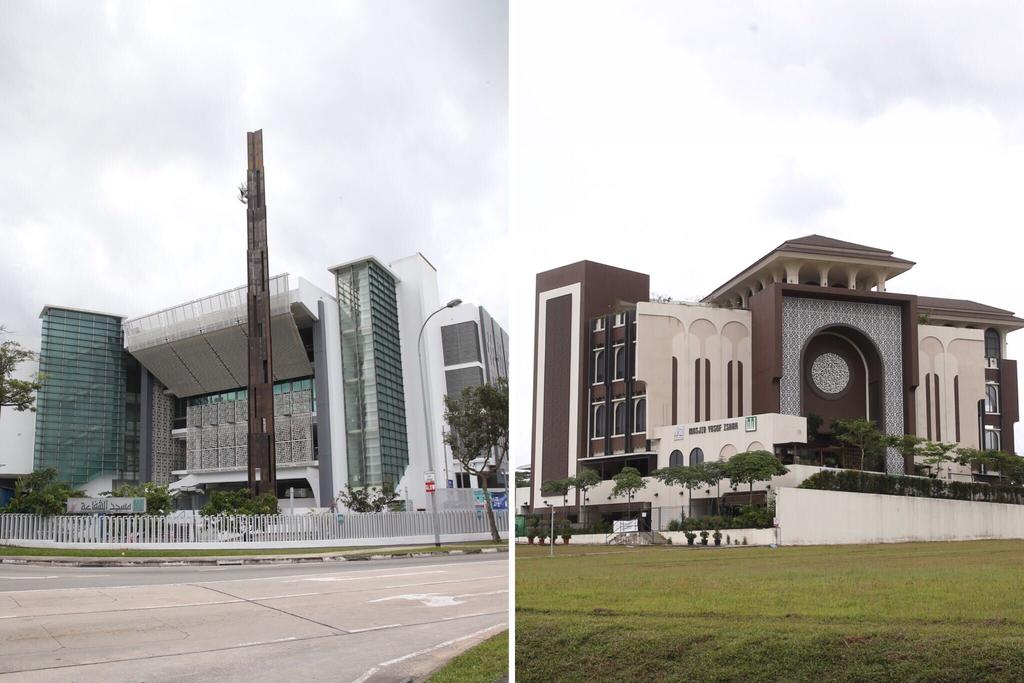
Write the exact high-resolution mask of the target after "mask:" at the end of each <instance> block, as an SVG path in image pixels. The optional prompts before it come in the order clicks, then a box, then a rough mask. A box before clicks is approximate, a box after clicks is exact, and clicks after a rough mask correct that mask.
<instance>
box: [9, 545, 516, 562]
mask: <svg viewBox="0 0 1024 683" xmlns="http://www.w3.org/2000/svg"><path fill="white" fill-rule="evenodd" d="M499 552H508V546H507V545H505V546H497V547H492V548H465V549H452V550H417V551H415V552H409V551H408V549H406V548H403V547H401V546H397V547H392V548H374V549H372V550H366V549H363V550H350V551H337V550H335V551H332V552H326V553H295V554H283V555H195V556H189V557H116V556H115V557H75V556H66V555H6V556H2V557H0V565H4V564H18V565H35V566H50V567H140V566H151V567H180V566H220V565H248V564H300V563H305V562H354V561H359V560H388V559H396V558H402V557H431V556H435V555H471V554H475V553H499Z"/></svg>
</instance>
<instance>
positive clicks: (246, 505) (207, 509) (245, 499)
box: [200, 489, 280, 516]
mask: <svg viewBox="0 0 1024 683" xmlns="http://www.w3.org/2000/svg"><path fill="white" fill-rule="evenodd" d="M278 512H280V510H279V509H278V507H277V496H275V495H274V494H273V493H264V494H263V495H261V496H258V497H257V496H253V495H252V491H250V490H249V489H234V490H229V491H214V492H213V493H211V494H210V500H209V502H207V503H206V505H204V506H203V509H202V510H200V513H201V514H203V515H206V516H211V515H276V514H278Z"/></svg>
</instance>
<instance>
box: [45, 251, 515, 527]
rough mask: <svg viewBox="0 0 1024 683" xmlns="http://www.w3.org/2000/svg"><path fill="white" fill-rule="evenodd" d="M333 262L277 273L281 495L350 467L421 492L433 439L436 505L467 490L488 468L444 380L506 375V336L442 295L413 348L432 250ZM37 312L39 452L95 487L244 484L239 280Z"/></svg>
mask: <svg viewBox="0 0 1024 683" xmlns="http://www.w3.org/2000/svg"><path fill="white" fill-rule="evenodd" d="M330 272H331V274H332V276H333V281H334V291H330V292H328V291H324V290H322V289H320V288H318V287H317V286H315V285H313V284H312V283H310V282H309V281H307V280H305V279H303V278H301V277H293V276H289V275H287V274H284V275H278V276H276V277H273V278H271V280H270V290H271V302H270V305H271V323H270V324H271V338H272V343H273V373H274V422H275V438H276V458H277V480H278V496H279V497H281V498H288V497H289V494H291V495H294V497H295V498H297V499H298V502H299V505H300V506H302V507H317V506H319V507H329V506H331V505H332V503H333V502H334V501H335V499H336V497H337V495H338V492H339V491H341V490H343V489H344V488H345V486H346V484H350V485H351V486H352V487H363V486H380V485H382V484H383V483H385V482H389V483H390V484H392V485H393V486H394V487H395V489H396V490H397V491H398V493H399V498H401V499H402V500H404V501H406V504H407V507H408V508H409V509H423V508H425V507H426V506H427V494H426V492H425V487H424V473H425V472H426V471H428V470H429V469H430V465H429V462H428V453H427V445H428V440H429V441H430V443H431V445H432V452H433V457H434V459H435V466H434V469H435V470H436V471H437V472H440V473H442V474H440V475H438V476H437V481H438V504H439V507H440V508H442V509H444V508H446V507H467V506H468V507H472V505H473V500H474V495H473V491H472V489H473V488H474V487H476V486H478V485H479V483H478V482H477V481H475V478H471V477H469V476H468V475H467V476H460V475H461V469H460V468H459V465H458V463H457V462H455V461H453V460H452V458H451V456H450V454H449V453H448V452H447V451H446V449H445V447H444V444H443V416H444V396H445V395H446V394H452V395H454V393H457V392H458V391H461V389H462V388H463V387H465V386H469V385H472V384H480V383H482V382H484V381H495V380H496V379H497V378H498V377H505V376H507V353H508V335H507V334H506V333H505V332H504V330H502V329H501V328H500V326H498V325H497V323H495V322H494V320H493V318H491V316H490V315H489V314H488V313H487V312H486V311H485V310H484V309H483V308H481V307H477V306H473V305H470V304H462V305H460V306H458V308H457V309H453V310H457V311H458V312H459V317H458V318H457V319H456V318H452V317H451V316H447V317H446V315H447V314H448V313H450V312H451V311H449V309H444V311H443V313H445V314H446V315H440V314H439V315H438V316H437V317H435V318H434V319H433V320H431V321H430V322H429V323H428V324H427V325H426V326H425V327H423V334H422V347H421V348H418V343H417V342H418V339H419V332H420V329H421V327H422V326H423V323H424V321H425V320H426V319H427V318H428V316H430V315H431V314H432V313H434V312H435V311H437V310H438V309H441V308H443V307H444V304H443V303H442V302H439V299H438V288H437V272H436V271H435V269H434V266H433V265H431V263H430V262H429V261H428V260H427V259H426V258H425V257H424V256H423V255H422V254H415V255H413V256H410V257H408V258H404V259H401V260H398V261H395V262H393V263H390V264H384V263H382V262H381V261H379V260H378V259H376V258H374V257H367V258H363V259H359V260H356V261H351V262H348V263H345V264H341V265H338V266H334V267H333V268H330ZM41 318H42V348H41V353H40V359H39V361H40V365H39V370H40V372H41V373H43V375H44V376H45V378H46V380H45V382H44V383H43V387H42V389H41V390H40V391H39V394H38V400H37V408H38V413H37V415H36V423H35V424H36V428H35V458H34V460H35V462H34V465H35V467H36V468H37V469H38V468H40V467H55V468H56V469H57V470H58V472H59V474H60V476H61V478H62V479H63V480H65V481H68V482H69V483H71V484H73V485H74V486H76V487H80V488H83V489H85V490H86V491H87V492H88V493H90V494H94V495H95V494H98V493H100V492H103V491H109V490H111V488H112V487H114V486H116V485H117V484H118V483H120V482H134V481H154V482H157V483H162V484H170V486H171V489H172V490H179V491H182V492H184V493H187V494H190V495H188V496H186V497H185V499H186V500H188V499H192V500H195V501H196V502H197V503H199V502H202V500H203V498H204V497H205V496H206V494H208V493H209V492H210V491H211V490H213V489H216V488H221V487H228V488H235V487H239V486H244V485H245V482H246V480H247V443H246V441H247V435H248V428H247V424H246V422H247V415H248V413H247V396H246V393H247V389H246V386H247V381H248V370H247V368H248V360H247V358H248V356H247V340H246V324H247V310H246V287H245V286H242V287H237V288H235V289H231V290H227V291H224V292H220V293H217V294H212V295H210V296H207V297H204V298H202V299H198V300H195V301H190V302H188V303H184V304H180V305H176V306H173V307H171V308H167V309H164V310H162V311H157V312H154V313H149V314H147V315H143V316H139V317H133V318H126V317H124V316H121V315H111V314H105V313H98V312H93V311H84V310H78V309H71V308H63V307H60V306H52V305H48V306H46V307H45V308H44V309H43V311H42V314H41ZM449 337H452V338H453V339H456V341H457V343H458V348H457V349H456V350H457V351H458V354H460V355H459V356H458V358H455V357H454V356H452V353H454V352H450V350H449V348H448V347H449V346H450V344H449V342H448V340H449ZM443 340H444V341H443ZM450 357H451V358H450ZM450 359H454V360H458V361H460V362H458V363H454V366H453V367H451V368H449V366H451V365H453V364H452V363H449V362H448V361H449V360H450ZM421 361H422V363H421ZM467 368H473V371H471V372H468V373H467V372H465V370H466V369H467ZM451 373H455V376H451ZM423 397H426V409H425V410H424V408H423V403H424V398H423ZM446 484H447V486H446ZM490 486H491V487H495V488H503V487H504V486H505V482H504V477H503V476H499V477H496V478H495V479H492V481H491V482H490Z"/></svg>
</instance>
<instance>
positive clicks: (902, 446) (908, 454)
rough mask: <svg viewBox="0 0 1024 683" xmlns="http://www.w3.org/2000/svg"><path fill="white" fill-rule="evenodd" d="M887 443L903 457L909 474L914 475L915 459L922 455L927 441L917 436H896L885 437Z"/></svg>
mask: <svg viewBox="0 0 1024 683" xmlns="http://www.w3.org/2000/svg"><path fill="white" fill-rule="evenodd" d="M885 442H886V444H887V445H888V446H891V447H892V448H895V449H896V451H897V452H898V453H899V454H900V455H901V456H903V462H904V465H905V468H906V470H907V473H908V474H913V473H914V462H915V459H916V458H917V456H919V455H922V450H923V444H924V442H925V439H923V438H921V437H920V436H917V435H915V434H894V435H892V436H887V437H885Z"/></svg>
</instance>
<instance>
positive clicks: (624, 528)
mask: <svg viewBox="0 0 1024 683" xmlns="http://www.w3.org/2000/svg"><path fill="white" fill-rule="evenodd" d="M612 531H614V532H615V533H617V534H624V533H627V532H630V531H640V525H639V524H638V522H637V520H635V519H617V520H615V521H614V522H612Z"/></svg>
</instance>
